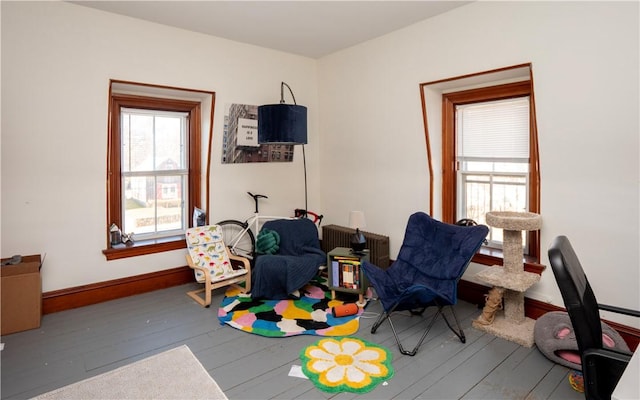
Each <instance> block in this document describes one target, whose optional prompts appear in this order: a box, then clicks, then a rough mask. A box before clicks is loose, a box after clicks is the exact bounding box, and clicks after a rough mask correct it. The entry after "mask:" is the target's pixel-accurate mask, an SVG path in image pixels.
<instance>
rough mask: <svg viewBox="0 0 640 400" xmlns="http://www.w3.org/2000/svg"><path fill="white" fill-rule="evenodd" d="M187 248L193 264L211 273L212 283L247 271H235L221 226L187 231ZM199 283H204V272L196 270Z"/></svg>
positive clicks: (209, 226)
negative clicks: (223, 239) (223, 238)
mask: <svg viewBox="0 0 640 400" xmlns="http://www.w3.org/2000/svg"><path fill="white" fill-rule="evenodd" d="M186 237H187V248H188V250H189V255H190V256H191V260H192V262H193V264H194V265H195V266H197V267H200V268H204V269H206V270H208V271H209V274H210V277H211V282H217V281H222V280H225V279H229V278H231V277H234V276H239V275H244V274H246V273H247V270H246V269H237V270H236V269H233V267H232V266H231V261H230V260H229V255H228V254H227V248H226V246H225V244H224V242H223V241H222V230H221V228H220V226H219V225H208V226H198V227H195V228H190V229H188V230H187V234H186ZM194 271H195V277H196V280H197V281H198V282H204V280H205V277H204V272H203V271H202V270H200V269H194Z"/></svg>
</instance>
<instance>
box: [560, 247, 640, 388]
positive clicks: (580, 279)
mask: <svg viewBox="0 0 640 400" xmlns="http://www.w3.org/2000/svg"><path fill="white" fill-rule="evenodd" d="M549 262H550V263H551V268H552V269H553V274H554V276H555V278H556V282H557V283H558V287H559V288H560V293H561V294H562V299H563V301H564V305H565V307H566V309H567V312H568V314H569V317H570V318H571V324H572V325H573V330H574V332H575V335H576V340H577V342H578V352H579V353H580V358H581V360H582V374H583V377H584V394H585V397H586V398H587V399H610V398H611V393H612V392H613V389H615V387H616V384H617V383H618V381H619V380H620V377H621V376H622V373H623V372H624V369H625V368H626V366H627V364H628V363H629V360H630V359H631V356H632V354H631V353H626V352H622V351H618V350H614V349H610V348H607V347H603V345H602V326H601V325H600V322H601V321H600V312H599V310H605V311H611V312H614V313H618V314H625V315H631V316H634V317H640V312H639V311H636V310H629V309H626V308H621V307H615V306H610V305H605V304H598V302H597V301H596V297H595V295H594V294H593V290H592V289H591V285H589V280H588V279H587V276H586V275H585V274H584V271H583V270H582V265H581V264H580V261H579V260H578V256H576V253H575V252H574V250H573V247H572V246H571V243H570V242H569V239H567V237H566V236H558V237H556V238H555V239H554V241H553V243H552V244H551V247H549Z"/></svg>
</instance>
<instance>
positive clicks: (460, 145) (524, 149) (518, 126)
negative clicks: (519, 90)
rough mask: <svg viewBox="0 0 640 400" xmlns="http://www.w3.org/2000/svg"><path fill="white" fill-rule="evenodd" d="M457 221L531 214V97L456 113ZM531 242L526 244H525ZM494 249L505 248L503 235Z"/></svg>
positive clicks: (493, 235)
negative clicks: (493, 214) (492, 213)
mask: <svg viewBox="0 0 640 400" xmlns="http://www.w3.org/2000/svg"><path fill="white" fill-rule="evenodd" d="M455 114H456V116H455V118H456V121H455V136H456V137H455V140H456V162H455V166H456V170H457V173H456V181H457V187H456V191H457V194H458V195H457V196H456V203H457V204H456V207H457V208H456V218H457V219H460V218H470V219H473V220H474V221H476V222H478V223H481V224H486V220H485V216H486V214H487V212H489V211H492V210H494V211H527V210H528V209H529V207H528V206H529V202H528V195H529V185H528V181H529V96H525V97H518V98H514V99H507V100H497V101H481V102H475V103H469V104H461V105H457V106H456V107H455ZM525 242H526V238H525ZM488 245H489V246H491V247H496V248H502V229H493V228H491V229H490V231H489V237H488Z"/></svg>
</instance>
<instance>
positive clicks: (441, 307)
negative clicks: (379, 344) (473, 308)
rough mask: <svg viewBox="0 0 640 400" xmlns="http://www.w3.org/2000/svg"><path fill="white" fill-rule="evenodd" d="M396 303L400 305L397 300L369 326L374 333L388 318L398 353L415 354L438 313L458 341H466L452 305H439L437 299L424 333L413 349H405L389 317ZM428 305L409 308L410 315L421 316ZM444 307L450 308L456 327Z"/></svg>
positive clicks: (396, 305)
mask: <svg viewBox="0 0 640 400" xmlns="http://www.w3.org/2000/svg"><path fill="white" fill-rule="evenodd" d="M398 305H400V302H397V303H396V304H395V305H394V306H393V307H391V309H389V311H388V312H386V311H383V312H382V313H380V316H379V317H378V319H377V320H376V322H375V323H374V324H373V326H372V327H371V333H376V331H377V330H378V327H380V325H381V324H382V323H383V322H384V320H385V319H386V320H388V321H389V325H390V326H391V331H392V332H393V336H394V337H395V339H396V343H398V349H399V350H400V353H402V354H404V355H407V356H415V355H416V353H417V352H418V349H419V348H420V346H421V345H422V342H424V339H425V338H426V337H427V335H428V334H429V331H431V327H433V324H434V323H435V322H436V320H437V319H438V316H439V315H442V318H443V319H444V322H445V323H446V324H447V326H448V327H449V329H450V330H451V331H452V332H453V333H454V334H455V335H456V336H457V337H458V339H460V341H461V342H462V343H466V342H467V338H466V337H465V335H464V331H463V330H462V327H461V326H460V322H459V321H458V316H457V315H456V311H455V309H454V308H453V306H451V305H448V304H447V305H441V304H439V303H438V301H437V300H435V301H434V302H433V305H435V306H436V307H437V311H436V313H435V314H434V315H433V317H431V321H429V325H428V326H427V329H426V330H425V331H424V333H423V334H422V337H420V340H419V341H418V343H417V344H416V346H415V347H414V348H413V350H406V349H405V348H404V347H403V346H402V343H401V342H400V337H399V336H398V333H397V332H396V328H395V326H394V325H393V320H392V319H391V318H390V317H391V314H392V313H393V312H394V311H395V309H396V308H397V307H398ZM430 306H431V305H429V306H426V307H421V308H420V309H419V310H411V311H410V312H411V314H412V315H418V316H422V314H424V312H425V310H426V309H427V308H429V307H430ZM445 307H446V308H449V309H450V310H451V314H452V315H453V319H454V321H455V323H456V328H454V327H453V326H452V325H451V323H450V322H449V320H448V319H447V316H446V315H445V314H444V308H445Z"/></svg>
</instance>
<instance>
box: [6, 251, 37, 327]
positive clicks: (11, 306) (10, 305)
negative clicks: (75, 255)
mask: <svg viewBox="0 0 640 400" xmlns="http://www.w3.org/2000/svg"><path fill="white" fill-rule="evenodd" d="M5 260H6V259H2V261H5ZM41 265H42V262H41V259H40V255H32V256H23V257H22V262H21V263H20V264H16V265H3V266H1V267H0V280H1V281H2V283H1V287H0V290H1V291H0V295H1V299H0V306H1V309H0V313H1V314H0V317H1V319H2V320H1V321H0V323H1V325H0V331H1V334H2V335H8V334H10V333H15V332H21V331H26V330H29V329H35V328H39V327H40V319H41V317H42V280H41V278H40V266H41Z"/></svg>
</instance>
